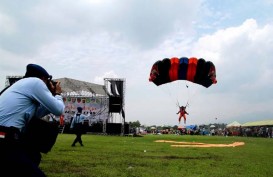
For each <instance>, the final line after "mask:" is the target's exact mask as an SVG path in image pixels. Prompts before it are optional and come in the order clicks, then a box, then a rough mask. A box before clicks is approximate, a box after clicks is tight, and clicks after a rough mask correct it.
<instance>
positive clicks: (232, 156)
mask: <svg viewBox="0 0 273 177" xmlns="http://www.w3.org/2000/svg"><path fill="white" fill-rule="evenodd" d="M74 138H75V135H72V134H60V135H59V136H58V139H57V141H56V144H55V145H54V147H53V149H52V150H51V152H49V153H48V154H43V158H42V162H41V165H40V167H41V169H42V170H43V171H44V172H45V173H46V174H47V176H48V177H181V176H183V177H188V176H189V177H269V176H272V175H273V139H272V138H253V137H251V138H247V137H223V136H197V135H193V136H191V135H183V136H178V135H145V136H143V137H125V136H103V135H87V134H86V135H83V136H82V139H83V142H84V147H81V146H79V144H77V146H76V147H71V144H72V142H73V140H74ZM156 140H168V141H179V142H180V141H183V142H202V143H212V144H230V143H233V142H244V143H245V145H243V146H238V147H213V148H211V147H210V148H198V147H183V148H181V147H172V146H171V144H170V143H158V142H155V141H156Z"/></svg>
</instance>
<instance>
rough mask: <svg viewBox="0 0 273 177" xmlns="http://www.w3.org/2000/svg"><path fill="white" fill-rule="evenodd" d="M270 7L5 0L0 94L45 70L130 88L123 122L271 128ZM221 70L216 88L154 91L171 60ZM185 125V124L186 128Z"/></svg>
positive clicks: (233, 0) (0, 12)
mask: <svg viewBox="0 0 273 177" xmlns="http://www.w3.org/2000/svg"><path fill="white" fill-rule="evenodd" d="M272 9H273V0H251V1H245V0H77V1H75V0H36V1H33V0H24V1H21V0H13V1H10V0H1V2H0V89H1V90H2V89H3V88H4V87H5V80H6V76H13V75H14V76H16V75H20V76H21V75H24V74H25V70H26V65H27V64H29V63H35V64H39V65H41V66H43V67H44V68H45V69H46V70H47V71H48V72H49V73H50V74H51V75H53V79H54V78H55V79H57V78H63V77H67V78H72V79H77V80H81V81H86V82H91V83H96V84H101V85H103V84H104V78H120V79H124V80H125V98H124V99H125V104H124V109H125V120H126V121H127V122H129V121H131V122H132V121H137V120H138V121H139V122H140V123H141V124H142V125H147V126H149V125H171V126H173V125H179V124H178V115H177V114H176V113H177V111H178V107H177V104H179V105H186V104H187V103H188V105H189V106H188V107H187V111H188V113H189V115H188V116H187V125H190V124H198V125H200V124H210V123H227V124H228V123H231V122H233V121H238V122H239V123H246V122H249V121H258V120H269V119H271V120H272V119H273V107H272V106H273V93H272V91H273V59H272V56H273V50H272V48H273V36H272V34H273V11H272ZM171 57H178V58H180V57H196V58H204V59H205V60H206V61H211V62H213V63H214V65H215V67H216V75H217V81H218V82H217V84H214V85H212V86H211V87H209V88H205V87H203V86H199V85H197V84H193V83H190V82H188V81H175V82H172V83H169V84H165V85H161V86H156V85H155V84H153V83H152V82H149V80H148V79H149V74H150V70H151V67H152V65H153V64H154V63H155V62H156V61H158V60H162V59H164V58H171ZM181 124H182V123H181Z"/></svg>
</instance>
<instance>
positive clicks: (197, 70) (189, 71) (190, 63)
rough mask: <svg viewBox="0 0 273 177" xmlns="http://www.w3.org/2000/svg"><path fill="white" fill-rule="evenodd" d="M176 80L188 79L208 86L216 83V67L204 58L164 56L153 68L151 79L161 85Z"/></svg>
mask: <svg viewBox="0 0 273 177" xmlns="http://www.w3.org/2000/svg"><path fill="white" fill-rule="evenodd" d="M176 80H188V81H190V82H193V83H196V84H199V85H202V86H204V87H206V88H208V87H210V86H211V85H212V84H216V83H217V80H216V68H215V66H214V64H213V63H212V62H211V61H206V60H205V59H203V58H199V59H197V58H195V57H191V58H187V57H182V58H177V57H173V58H164V59H163V60H158V61H157V62H155V63H154V64H153V66H152V68H151V72H150V78H149V81H150V82H153V83H154V84H155V85H157V86H159V85H162V84H166V83H169V82H173V81H176Z"/></svg>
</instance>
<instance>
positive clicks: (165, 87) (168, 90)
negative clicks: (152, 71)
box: [160, 84, 179, 105]
mask: <svg viewBox="0 0 273 177" xmlns="http://www.w3.org/2000/svg"><path fill="white" fill-rule="evenodd" d="M171 87H172V88H171ZM160 89H161V90H162V91H163V92H164V93H165V94H167V96H168V97H169V98H170V101H171V103H173V102H174V104H176V105H177V104H179V103H178V100H177V96H175V95H173V94H174V90H173V89H174V85H173V84H170V85H168V84H165V85H162V86H161V87H160ZM175 100H176V101H175Z"/></svg>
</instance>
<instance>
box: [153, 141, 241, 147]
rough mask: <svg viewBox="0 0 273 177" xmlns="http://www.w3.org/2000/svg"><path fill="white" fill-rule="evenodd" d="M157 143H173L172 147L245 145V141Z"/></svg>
mask: <svg viewBox="0 0 273 177" xmlns="http://www.w3.org/2000/svg"><path fill="white" fill-rule="evenodd" d="M155 142H157V143H171V147H201V148H207V147H236V146H243V145H245V143H244V142H234V143H231V144H208V143H198V142H179V141H170V140H156V141H155Z"/></svg>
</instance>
